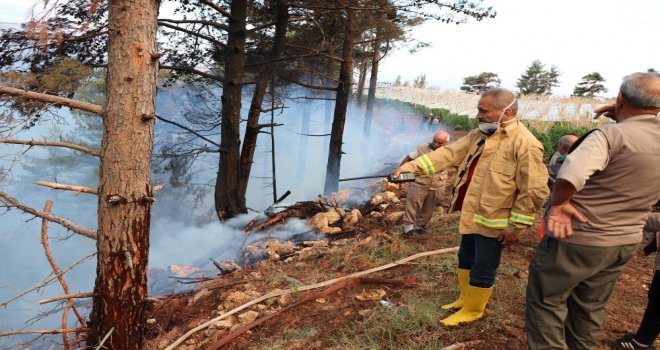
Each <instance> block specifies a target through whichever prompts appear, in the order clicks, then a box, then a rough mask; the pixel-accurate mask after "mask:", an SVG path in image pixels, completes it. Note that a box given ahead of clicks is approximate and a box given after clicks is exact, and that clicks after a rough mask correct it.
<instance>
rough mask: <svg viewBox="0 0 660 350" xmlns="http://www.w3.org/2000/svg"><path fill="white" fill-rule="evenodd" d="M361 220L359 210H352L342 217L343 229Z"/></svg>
mask: <svg viewBox="0 0 660 350" xmlns="http://www.w3.org/2000/svg"><path fill="white" fill-rule="evenodd" d="M360 219H362V213H361V212H360V210H359V209H353V210H351V211H350V212H349V213H347V214H346V216H344V227H347V226H351V225H353V224H355V223H357V222H358V221H360Z"/></svg>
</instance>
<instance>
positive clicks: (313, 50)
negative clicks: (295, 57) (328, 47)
mask: <svg viewBox="0 0 660 350" xmlns="http://www.w3.org/2000/svg"><path fill="white" fill-rule="evenodd" d="M286 46H289V47H295V48H297V49H301V50H306V51H311V52H314V53H316V54H319V55H321V56H324V57H327V58H330V59H332V60H335V61H337V62H342V61H343V59H342V58H341V57H337V56H333V55H330V54H328V53H325V52H323V51H321V50H316V49H312V48H310V47H306V46H301V45H295V44H286Z"/></svg>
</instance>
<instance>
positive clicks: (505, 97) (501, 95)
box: [481, 87, 518, 117]
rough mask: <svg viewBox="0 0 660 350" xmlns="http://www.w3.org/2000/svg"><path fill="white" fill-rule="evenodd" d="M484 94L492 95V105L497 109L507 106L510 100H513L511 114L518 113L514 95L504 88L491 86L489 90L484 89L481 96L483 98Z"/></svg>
mask: <svg viewBox="0 0 660 350" xmlns="http://www.w3.org/2000/svg"><path fill="white" fill-rule="evenodd" d="M486 96H492V97H493V107H495V108H497V109H504V108H506V106H508V105H509V104H510V103H511V102H513V101H514V100H515V102H514V103H513V104H512V105H511V107H509V108H511V112H512V113H511V115H512V116H514V117H515V116H516V115H517V114H518V100H517V99H516V95H515V94H514V93H513V92H511V91H509V90H507V89H505V88H500V87H497V88H492V89H490V90H486V91H485V92H484V93H483V94H482V95H481V98H484V97H486Z"/></svg>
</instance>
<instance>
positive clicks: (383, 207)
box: [378, 203, 390, 211]
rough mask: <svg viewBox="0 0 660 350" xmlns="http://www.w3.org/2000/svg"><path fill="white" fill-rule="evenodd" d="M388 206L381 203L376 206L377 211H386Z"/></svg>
mask: <svg viewBox="0 0 660 350" xmlns="http://www.w3.org/2000/svg"><path fill="white" fill-rule="evenodd" d="M389 206H390V204H389V203H383V204H381V205H379V206H378V209H380V211H385V209H387V208H388V207H389Z"/></svg>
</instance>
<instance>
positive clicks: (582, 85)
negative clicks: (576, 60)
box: [573, 72, 607, 98]
mask: <svg viewBox="0 0 660 350" xmlns="http://www.w3.org/2000/svg"><path fill="white" fill-rule="evenodd" d="M604 82H605V78H603V76H602V75H600V73H598V72H593V73H589V74H587V75H585V76H583V77H582V81H581V82H579V83H578V84H577V85H575V89H573V96H580V97H591V98H594V96H596V94H598V93H601V92H607V88H605V86H604V85H603V84H601V83H604Z"/></svg>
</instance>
